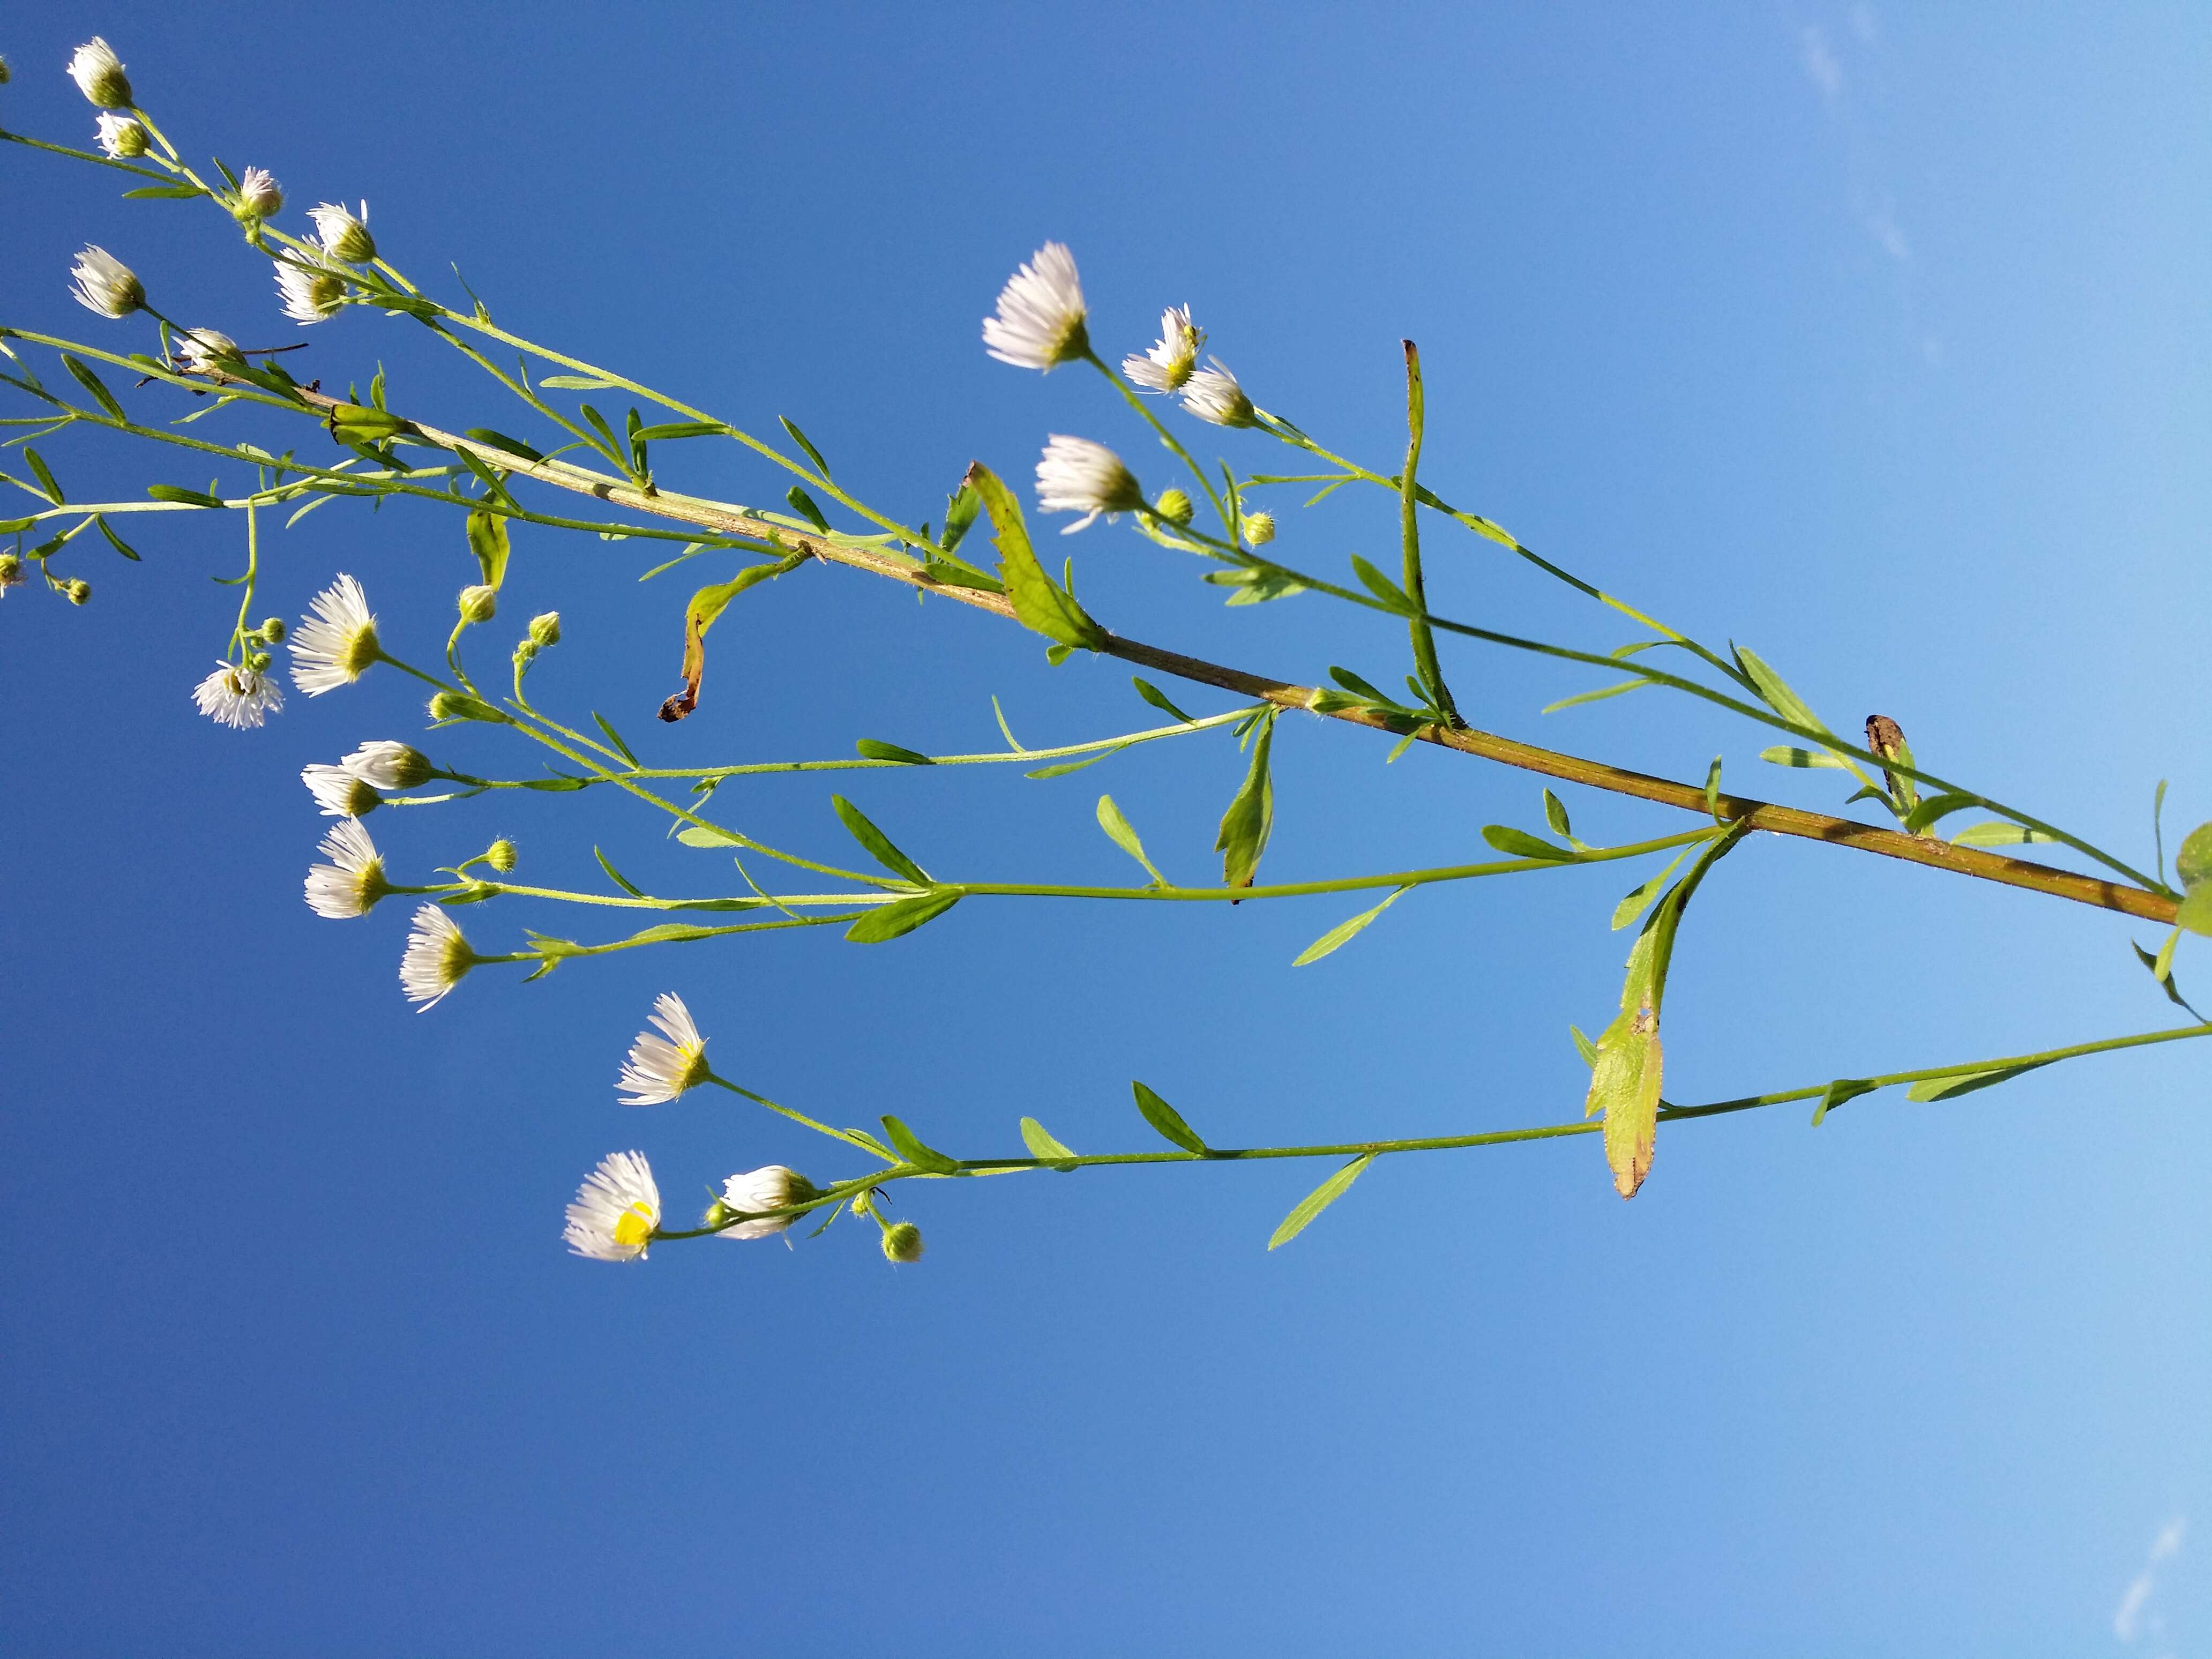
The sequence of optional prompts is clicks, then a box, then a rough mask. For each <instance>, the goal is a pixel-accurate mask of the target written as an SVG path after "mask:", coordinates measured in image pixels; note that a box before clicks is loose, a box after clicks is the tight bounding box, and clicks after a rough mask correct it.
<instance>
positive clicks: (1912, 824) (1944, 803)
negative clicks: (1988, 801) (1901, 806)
mask: <svg viewBox="0 0 2212 1659" xmlns="http://www.w3.org/2000/svg"><path fill="white" fill-rule="evenodd" d="M1978 805H1981V803H1980V802H1979V801H1978V800H1976V799H1974V798H1973V797H1972V795H1956V794H1942V795H1930V796H1929V797H1928V799H1925V800H1923V801H1922V802H1921V803H1920V804H1919V805H1917V806H1916V807H1914V808H1913V809H1912V810H1911V811H1909V812H1907V813H1906V814H1905V829H1907V830H1908V831H1909V832H1911V834H1913V835H1916V836H1917V835H1918V834H1919V833H1920V832H1921V831H1922V830H1923V829H1926V828H1927V827H1928V826H1929V824H1931V823H1936V821H1937V820H1938V819H1940V818H1947V817H1950V815H1951V814H1952V813H1954V812H1956V811H1962V810H1963V809H1965V808H1966V807H1969V806H1978Z"/></svg>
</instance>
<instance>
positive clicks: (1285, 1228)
mask: <svg viewBox="0 0 2212 1659" xmlns="http://www.w3.org/2000/svg"><path fill="white" fill-rule="evenodd" d="M1374 1161H1375V1154H1374V1153H1372V1152H1362V1153H1361V1154H1360V1155H1359V1156H1358V1158H1353V1159H1352V1162H1351V1163H1349V1164H1346V1165H1345V1166H1344V1167H1343V1168H1342V1169H1340V1170H1338V1171H1337V1172H1336V1173H1335V1174H1334V1175H1333V1176H1330V1177H1329V1178H1328V1180H1326V1181H1324V1182H1322V1183H1321V1185H1320V1186H1318V1187H1316V1188H1314V1189H1313V1190H1312V1191H1311V1192H1310V1193H1308V1194H1306V1195H1305V1196H1304V1198H1302V1199H1300V1200H1298V1202H1297V1207H1296V1208H1295V1209H1293V1210H1292V1211H1291V1212H1290V1213H1289V1214H1288V1215H1286V1216H1285V1217H1284V1218H1283V1225H1281V1226H1279V1227H1278V1228H1276V1229H1275V1236H1274V1237H1273V1238H1270V1239H1269V1240H1268V1241H1267V1248H1268V1249H1271V1250H1272V1249H1274V1248H1275V1247H1276V1246H1277V1245H1279V1244H1287V1243H1290V1242H1291V1240H1292V1239H1294V1238H1296V1237H1297V1236H1298V1235H1299V1234H1300V1233H1302V1232H1304V1231H1305V1230H1306V1229H1307V1228H1308V1227H1309V1226H1310V1225H1312V1223H1313V1218H1315V1217H1316V1216H1317V1215H1319V1214H1320V1213H1321V1212H1322V1211H1323V1210H1326V1209H1327V1208H1328V1206H1330V1205H1332V1204H1334V1203H1335V1202H1336V1200H1338V1199H1340V1198H1342V1197H1343V1196H1344V1194H1345V1192H1346V1188H1349V1187H1350V1186H1351V1185H1352V1182H1355V1181H1357V1180H1358V1179H1359V1177H1360V1176H1361V1174H1362V1173H1363V1172H1364V1170H1366V1168H1367V1166H1368V1165H1369V1164H1372V1163H1373V1162H1374Z"/></svg>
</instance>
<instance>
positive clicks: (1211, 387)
mask: <svg viewBox="0 0 2212 1659" xmlns="http://www.w3.org/2000/svg"><path fill="white" fill-rule="evenodd" d="M1206 362H1209V363H1212V365H1213V367H1212V368H1201V369H1200V370H1199V371H1198V373H1197V374H1194V375H1192V376H1191V377H1190V384H1189V385H1188V386H1185V387H1184V388H1183V390H1182V406H1183V408H1184V409H1185V410H1188V411H1189V412H1190V413H1191V414H1193V415H1195V416H1198V418H1199V419H1200V420H1201V421H1211V422H1213V424H1214V425H1216V426H1255V425H1257V424H1258V423H1259V416H1258V414H1257V412H1256V411H1255V410H1254V409H1253V407H1252V400H1251V399H1250V398H1248V397H1246V396H1245V395H1244V388H1243V386H1239V385H1237V377H1236V376H1235V375H1234V374H1231V373H1230V372H1229V365H1228V364H1226V363H1225V362H1222V361H1221V359H1220V358H1218V357H1209V358H1207V359H1206Z"/></svg>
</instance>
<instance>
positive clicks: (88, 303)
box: [70, 245, 146, 317]
mask: <svg viewBox="0 0 2212 1659" xmlns="http://www.w3.org/2000/svg"><path fill="white" fill-rule="evenodd" d="M70 276H71V277H73V278H74V279H75V280H76V302H77V303H78V304H79V305H81V306H82V307H84V308H85V309H86V310H88V311H96V312H98V313H100V315H101V316H103V317H128V316H129V315H130V314H131V313H132V312H134V311H136V310H137V309H138V307H141V306H143V305H144V304H145V303H146V289H145V285H144V284H143V283H140V282H139V280H138V276H137V272H135V271H134V270H131V267H130V266H128V265H126V264H124V263H123V261H122V260H120V259H118V258H116V257H115V256H114V255H113V254H112V253H110V252H108V251H107V250H106V248H104V247H94V246H90V245H88V246H86V248H85V250H84V252H82V253H80V254H78V255H77V256H76V264H74V265H72V266H71V267H70Z"/></svg>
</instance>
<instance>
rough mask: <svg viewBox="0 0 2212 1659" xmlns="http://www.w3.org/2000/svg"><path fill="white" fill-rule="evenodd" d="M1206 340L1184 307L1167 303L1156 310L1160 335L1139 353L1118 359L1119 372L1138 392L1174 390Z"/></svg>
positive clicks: (1194, 362) (1188, 309)
mask: <svg viewBox="0 0 2212 1659" xmlns="http://www.w3.org/2000/svg"><path fill="white" fill-rule="evenodd" d="M1205 343H1206V331H1205V330H1204V329H1202V328H1200V327H1199V325H1197V324H1195V323H1194V322H1192V321H1191V319H1190V307H1188V306H1170V307H1168V308H1167V309H1166V310H1165V311H1163V312H1162V313H1160V337H1159V339H1158V342H1157V343H1154V345H1153V346H1152V349H1151V350H1149V351H1147V352H1146V354H1145V355H1144V356H1141V357H1139V356H1134V355H1131V356H1127V357H1124V358H1122V359H1121V372H1122V373H1123V374H1126V375H1127V376H1128V377H1129V379H1130V380H1132V381H1133V382H1134V383H1135V385H1136V387H1137V390H1138V391H1139V392H1178V391H1181V390H1182V383H1183V382H1184V381H1185V380H1188V379H1190V372H1191V370H1192V369H1193V368H1195V367H1196V366H1197V363H1198V349H1199V347H1200V346H1202V345H1204V344H1205Z"/></svg>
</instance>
